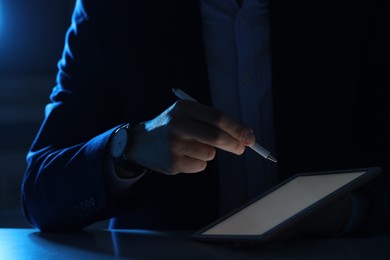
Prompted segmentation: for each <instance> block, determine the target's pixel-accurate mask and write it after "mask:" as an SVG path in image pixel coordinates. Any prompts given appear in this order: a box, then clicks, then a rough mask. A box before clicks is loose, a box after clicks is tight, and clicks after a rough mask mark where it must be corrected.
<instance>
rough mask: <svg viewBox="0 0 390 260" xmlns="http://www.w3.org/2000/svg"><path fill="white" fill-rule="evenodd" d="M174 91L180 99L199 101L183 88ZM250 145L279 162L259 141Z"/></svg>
mask: <svg viewBox="0 0 390 260" xmlns="http://www.w3.org/2000/svg"><path fill="white" fill-rule="evenodd" d="M172 91H173V93H175V95H176V96H177V97H178V98H180V99H183V100H189V101H193V102H198V101H197V100H196V99H194V98H193V97H191V96H190V95H188V94H187V93H185V92H184V91H183V90H181V89H179V88H173V89H172ZM249 147H250V148H251V149H252V150H253V151H255V152H257V153H258V154H260V155H261V156H263V157H264V158H265V159H268V160H270V161H272V162H274V163H277V162H278V160H276V158H275V157H273V156H272V155H271V152H270V151H268V150H267V149H265V148H264V147H262V146H261V145H259V144H258V143H254V144H252V145H251V146H249Z"/></svg>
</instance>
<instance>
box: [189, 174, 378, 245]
mask: <svg viewBox="0 0 390 260" xmlns="http://www.w3.org/2000/svg"><path fill="white" fill-rule="evenodd" d="M380 172H381V168H380V167H369V168H364V169H349V170H339V171H327V172H314V173H304V174H297V175H294V176H292V177H291V178H289V179H287V180H286V181H284V182H282V183H280V184H279V185H277V186H275V187H274V188H272V189H271V190H269V191H267V192H265V193H264V194H262V195H260V196H258V197H256V198H255V199H253V200H251V201H249V202H248V203H246V204H245V205H243V206H241V207H239V208H238V209H236V210H234V211H233V212H231V213H229V214H227V215H225V216H223V217H222V218H220V219H218V220H216V221H215V222H213V223H211V224H210V225H208V226H207V227H205V228H203V229H201V230H199V231H197V232H195V233H194V234H192V236H191V237H192V238H193V239H195V240H202V241H222V242H224V241H225V242H240V241H248V242H264V241H270V240H273V239H275V238H277V237H278V236H279V235H280V234H283V232H284V231H286V230H287V229H288V228H291V227H293V226H294V225H296V224H297V222H299V221H302V220H303V219H304V218H305V217H307V216H308V215H310V214H311V213H313V212H315V211H316V210H317V209H319V208H321V207H323V206H325V205H326V204H328V203H330V202H331V201H333V200H336V199H337V198H339V197H341V196H343V195H346V194H347V193H348V192H350V191H351V190H353V189H355V188H357V187H358V186H360V185H362V184H363V183H365V182H367V181H368V180H370V179H372V178H374V177H375V176H377V175H378V174H379V173H380Z"/></svg>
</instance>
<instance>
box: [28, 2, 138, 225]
mask: <svg viewBox="0 0 390 260" xmlns="http://www.w3.org/2000/svg"><path fill="white" fill-rule="evenodd" d="M90 2H91V1H88V0H85V1H84V0H78V1H77V2H76V6H75V9H74V13H73V16H72V23H71V26H70V27H69V29H68V32H67V35H66V44H65V47H64V51H63V56H62V59H61V60H60V61H59V63H58V68H59V70H58V74H57V85H56V86H55V87H54V88H53V91H52V94H51V96H50V98H51V102H50V103H49V104H48V105H47V106H46V110H45V119H44V121H43V123H42V126H41V128H40V130H39V132H38V134H37V136H36V138H35V140H34V142H33V144H32V146H31V148H30V151H29V152H28V155H27V165H28V166H27V170H26V172H25V176H24V179H23V184H22V192H21V199H22V206H23V210H24V213H25V216H26V218H27V219H28V220H29V222H30V223H31V224H32V225H33V226H35V227H37V228H39V229H41V230H70V229H79V228H82V227H84V226H86V225H89V224H91V223H93V222H96V221H99V220H103V219H108V218H111V217H114V216H117V215H119V214H121V213H124V212H126V211H128V210H130V209H131V208H134V207H137V205H139V204H140V203H141V201H142V199H140V198H143V197H144V194H143V193H144V192H145V189H144V188H143V185H144V182H145V181H143V180H140V181H137V182H136V183H134V184H132V185H131V187H130V188H129V189H128V192H127V194H124V195H125V197H126V200H124V201H118V200H115V201H114V200H113V199H112V198H111V196H110V192H109V187H108V185H107V149H108V143H109V140H110V136H111V134H112V133H113V131H114V129H115V128H116V126H118V125H120V124H121V123H124V122H120V121H119V120H117V119H115V116H112V115H113V114H114V113H113V112H112V107H113V106H112V101H111V96H110V95H111V94H110V93H111V92H110V91H109V90H110V87H111V86H110V80H109V78H110V75H109V70H108V68H107V67H105V66H108V65H107V62H106V59H105V57H104V53H105V49H104V48H105V46H104V41H101V39H100V37H101V34H100V33H99V29H98V27H99V26H98V21H97V20H98V19H97V16H98V15H97V13H96V12H95V10H96V8H91V7H92V6H89V5H91V4H95V3H97V2H98V1H92V2H93V3H90Z"/></svg>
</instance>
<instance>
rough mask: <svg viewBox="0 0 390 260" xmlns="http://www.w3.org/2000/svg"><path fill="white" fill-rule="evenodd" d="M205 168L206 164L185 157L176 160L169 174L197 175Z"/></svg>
mask: <svg viewBox="0 0 390 260" xmlns="http://www.w3.org/2000/svg"><path fill="white" fill-rule="evenodd" d="M206 167H207V162H206V161H203V160H198V159H195V158H192V157H188V156H186V155H183V156H180V157H179V158H177V159H176V160H175V161H174V163H173V164H172V166H171V170H170V174H172V175H173V174H178V173H197V172H201V171H203V170H204V169H206Z"/></svg>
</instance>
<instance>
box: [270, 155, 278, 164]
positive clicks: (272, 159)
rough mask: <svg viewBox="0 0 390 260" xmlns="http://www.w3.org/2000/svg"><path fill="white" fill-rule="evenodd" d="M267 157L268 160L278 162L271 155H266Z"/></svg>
mask: <svg viewBox="0 0 390 260" xmlns="http://www.w3.org/2000/svg"><path fill="white" fill-rule="evenodd" d="M267 159H268V160H270V161H272V162H274V163H277V162H278V160H276V158H275V157H273V156H272V155H268V157H267Z"/></svg>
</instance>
